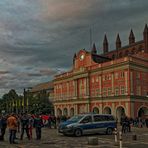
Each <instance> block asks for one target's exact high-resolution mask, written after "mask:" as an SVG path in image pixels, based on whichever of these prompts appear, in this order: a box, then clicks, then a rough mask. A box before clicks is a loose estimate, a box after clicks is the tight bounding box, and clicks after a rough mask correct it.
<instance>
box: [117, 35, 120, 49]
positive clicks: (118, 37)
mask: <svg viewBox="0 0 148 148" xmlns="http://www.w3.org/2000/svg"><path fill="white" fill-rule="evenodd" d="M119 48H121V40H120V36H119V34H118V35H117V39H116V49H117V50H118V49H119Z"/></svg>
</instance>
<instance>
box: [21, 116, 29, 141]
mask: <svg viewBox="0 0 148 148" xmlns="http://www.w3.org/2000/svg"><path fill="white" fill-rule="evenodd" d="M24 131H26V134H27V137H28V139H29V140H30V135H29V118H28V116H27V114H24V115H23V116H22V118H21V138H20V139H21V140H23V135H24Z"/></svg>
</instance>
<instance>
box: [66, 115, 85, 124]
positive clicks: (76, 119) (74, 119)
mask: <svg viewBox="0 0 148 148" xmlns="http://www.w3.org/2000/svg"><path fill="white" fill-rule="evenodd" d="M82 117H84V116H83V115H76V116H73V117H71V118H70V119H68V121H73V122H78V121H79V120H80V119H81V118H82Z"/></svg>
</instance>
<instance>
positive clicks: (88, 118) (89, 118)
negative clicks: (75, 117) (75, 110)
mask: <svg viewBox="0 0 148 148" xmlns="http://www.w3.org/2000/svg"><path fill="white" fill-rule="evenodd" d="M89 122H92V117H91V116H86V117H84V119H83V120H82V121H81V123H89Z"/></svg>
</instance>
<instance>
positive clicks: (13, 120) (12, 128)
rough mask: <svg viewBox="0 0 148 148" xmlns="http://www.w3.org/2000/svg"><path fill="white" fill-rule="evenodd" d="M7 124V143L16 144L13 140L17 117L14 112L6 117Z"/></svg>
mask: <svg viewBox="0 0 148 148" xmlns="http://www.w3.org/2000/svg"><path fill="white" fill-rule="evenodd" d="M7 126H8V128H9V133H10V135H9V143H10V144H17V142H15V134H16V130H17V119H16V118H15V114H11V115H10V116H9V117H8V119H7Z"/></svg>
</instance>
